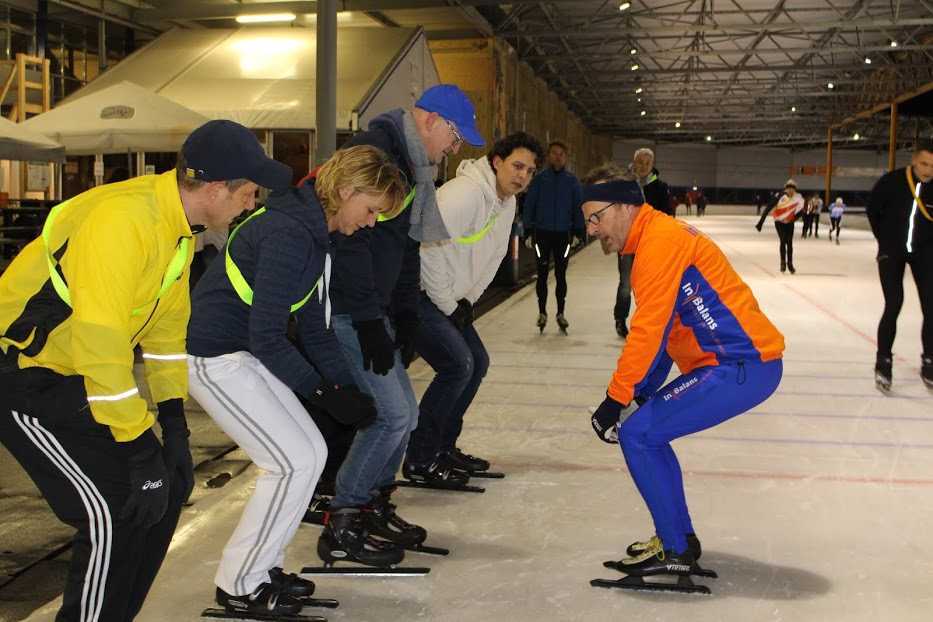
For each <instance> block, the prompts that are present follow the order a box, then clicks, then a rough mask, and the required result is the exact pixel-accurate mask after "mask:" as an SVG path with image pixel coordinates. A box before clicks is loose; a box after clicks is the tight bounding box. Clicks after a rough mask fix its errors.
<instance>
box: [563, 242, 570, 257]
mask: <svg viewBox="0 0 933 622" xmlns="http://www.w3.org/2000/svg"><path fill="white" fill-rule="evenodd" d="M569 254H570V244H568V245H567V248H566V249H564V259H567V255H569Z"/></svg>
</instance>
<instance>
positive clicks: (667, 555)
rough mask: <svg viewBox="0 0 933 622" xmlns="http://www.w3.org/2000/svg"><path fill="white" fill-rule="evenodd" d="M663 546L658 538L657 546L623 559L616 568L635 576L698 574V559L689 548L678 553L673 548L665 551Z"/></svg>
mask: <svg viewBox="0 0 933 622" xmlns="http://www.w3.org/2000/svg"><path fill="white" fill-rule="evenodd" d="M661 547H662V543H661V541H660V540H658V541H657V546H654V547H652V548H650V549H647V550H645V551H644V552H643V553H642V554H641V555H638V556H636V557H626V558H625V559H623V560H621V561H620V562H619V565H618V566H617V567H616V569H617V570H619V571H621V572H624V573H625V574H627V575H630V576H634V577H650V576H653V575H689V574H696V573H695V572H694V571H695V570H698V567H697V565H696V559H695V558H694V557H693V554H692V553H691V552H690V550H689V549H688V550H686V551H684V552H683V553H680V554H679V555H678V554H677V553H675V552H674V551H673V550H666V551H665V550H664V549H663V548H661Z"/></svg>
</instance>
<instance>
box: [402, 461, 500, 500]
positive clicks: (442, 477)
mask: <svg viewBox="0 0 933 622" xmlns="http://www.w3.org/2000/svg"><path fill="white" fill-rule="evenodd" d="M402 476H403V477H404V478H405V479H403V480H400V481H398V482H396V484H397V485H399V486H404V487H408V488H429V489H432V490H455V491H459V492H486V490H485V489H484V488H479V487H477V486H470V485H469V484H468V483H467V482H469V481H470V474H469V473H467V472H466V471H463V470H461V469H458V468H457V467H455V466H454V465H453V464H451V463H450V461H449V460H447V456H446V454H445V453H441V454H438V455H437V456H435V457H434V460H432V461H431V462H429V463H428V464H415V463H412V462H406V463H404V464H403V465H402Z"/></svg>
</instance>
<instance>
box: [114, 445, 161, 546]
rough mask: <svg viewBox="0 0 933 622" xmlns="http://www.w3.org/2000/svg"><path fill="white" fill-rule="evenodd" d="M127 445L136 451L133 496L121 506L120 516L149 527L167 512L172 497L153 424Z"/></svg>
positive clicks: (133, 455)
mask: <svg viewBox="0 0 933 622" xmlns="http://www.w3.org/2000/svg"><path fill="white" fill-rule="evenodd" d="M127 445H129V449H130V451H131V452H133V453H131V454H130V457H129V470H130V472H129V478H130V496H129V498H127V500H126V503H125V504H124V505H123V509H122V510H120V520H125V521H129V522H130V524H132V525H133V526H134V527H137V528H142V529H148V528H149V527H152V526H153V525H155V524H156V523H158V522H159V521H160V520H162V517H163V516H165V510H166V508H167V507H168V497H169V493H168V488H169V478H168V471H167V470H166V469H165V461H164V460H163V458H162V447H161V445H159V441H158V440H156V436H155V433H154V432H153V431H152V429H151V428H150V429H148V430H146V431H145V432H143V433H142V435H141V436H140V437H139V438H137V439H136V440H134V441H131V442H130V443H127Z"/></svg>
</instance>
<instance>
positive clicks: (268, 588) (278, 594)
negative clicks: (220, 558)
mask: <svg viewBox="0 0 933 622" xmlns="http://www.w3.org/2000/svg"><path fill="white" fill-rule="evenodd" d="M214 599H215V600H216V601H217V604H218V605H220V606H221V607H223V608H224V609H226V610H227V612H228V613H240V614H245V615H247V616H248V615H249V614H251V613H262V614H267V615H279V616H285V615H295V614H297V613H300V612H301V608H302V604H301V602H300V601H299V600H298V599H297V598H294V597H293V596H289V595H288V593H286V592H285V591H283V590H282V588H281V587H279V586H276V585H275V584H273V583H262V584H260V585H259V587H257V588H256V589H255V590H253V593H252V594H249V595H246V596H234V595H233V594H227V593H226V592H225V591H223V590H222V589H220V588H217V591H216V593H215V595H214Z"/></svg>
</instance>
